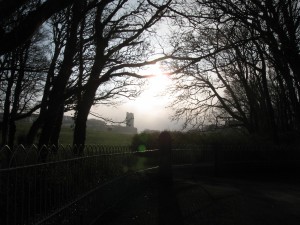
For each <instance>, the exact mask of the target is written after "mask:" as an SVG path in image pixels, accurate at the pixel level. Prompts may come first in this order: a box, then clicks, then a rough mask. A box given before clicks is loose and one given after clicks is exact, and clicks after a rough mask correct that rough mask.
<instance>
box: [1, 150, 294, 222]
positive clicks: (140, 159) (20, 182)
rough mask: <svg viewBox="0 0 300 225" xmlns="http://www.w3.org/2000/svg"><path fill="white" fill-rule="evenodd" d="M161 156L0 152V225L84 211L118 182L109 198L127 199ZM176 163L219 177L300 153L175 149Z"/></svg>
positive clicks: (155, 152)
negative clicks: (205, 168) (211, 170)
mask: <svg viewBox="0 0 300 225" xmlns="http://www.w3.org/2000/svg"><path fill="white" fill-rule="evenodd" d="M41 152H43V153H41ZM75 152H76V151H75ZM45 153H46V154H45ZM41 154H44V155H43V156H45V155H46V158H45V157H41ZM159 154H160V153H159V151H158V150H150V151H145V152H135V151H132V150H131V147H129V146H85V149H84V155H80V156H79V155H74V147H72V146H59V148H58V149H56V148H55V147H53V146H48V147H46V146H44V147H43V149H42V150H38V149H37V147H36V146H31V147H30V148H25V147H24V146H17V147H15V148H14V149H10V148H8V147H4V148H2V149H1V150H0V209H1V210H0V224H1V225H2V224H4V225H18V224H22V225H23V224H25V225H26V224H41V221H46V218H49V215H56V216H58V217H57V218H59V213H60V212H62V211H67V212H68V214H75V213H76V212H77V213H78V210H79V208H80V210H83V211H84V210H86V207H85V205H86V204H89V202H91V201H90V200H89V199H90V198H91V196H93V198H95V199H96V198H99V196H100V194H99V193H100V192H99V187H102V186H103V185H105V184H107V183H108V182H109V181H112V180H115V181H116V182H115V183H114V185H113V186H109V188H108V190H107V191H106V193H107V196H111V197H113V196H114V195H115V194H114V193H118V194H121V192H120V187H123V189H122V190H124V193H125V192H126V191H128V190H130V185H132V184H133V183H134V184H135V185H138V184H139V182H138V181H137V179H140V178H136V179H133V178H131V180H130V182H128V179H127V180H125V179H123V178H124V177H125V176H127V175H128V174H133V173H134V172H136V171H139V170H143V169H146V168H153V167H155V166H157V165H158V164H159V162H158V161H159V160H158V159H159ZM171 158H172V163H173V164H177V165H179V164H180V165H183V164H199V163H209V164H211V165H212V166H214V167H215V168H216V169H217V170H218V171H225V170H224V169H226V168H231V169H232V170H237V167H234V166H236V165H246V166H247V167H249V165H251V164H252V165H255V166H257V165H258V164H259V163H261V164H262V165H271V164H272V162H285V163H290V162H291V161H295V162H297V163H298V162H300V152H299V150H298V149H296V148H295V149H286V148H278V147H273V146H271V147H266V146H265V147H263V146H192V145H190V146H181V147H174V148H173V151H172V155H171ZM257 162H259V163H258V164H257ZM232 165H234V166H232ZM298 165H299V164H298ZM238 169H239V168H238ZM118 182H119V183H118ZM121 183H122V184H121ZM129 183H130V184H129ZM112 187H113V188H112ZM125 190H126V191H125ZM101 191H102V192H103V188H102V189H101ZM87 193H90V194H89V195H87ZM103 193H104V192H103ZM84 196H88V197H84ZM107 196H106V197H107ZM116 196H117V195H116ZM102 197H103V196H102ZM103 198H104V197H103ZM103 198H102V200H103ZM76 199H77V200H76ZM82 199H84V201H83V200H82ZM87 199H88V200H87ZM75 200H76V201H75ZM83 202H84V203H83ZM79 205H81V206H80V207H79ZM67 206H68V209H67V210H65V209H66V207H67ZM98 207H99V206H98ZM101 207H102V206H101ZM103 207H104V206H103ZM54 221H55V220H54ZM73 222H74V221H73ZM46 224H49V221H48V222H47V223H46ZM52 224H57V223H56V222H53V223H52ZM69 224H72V222H70V221H69ZM79 224H84V223H79Z"/></svg>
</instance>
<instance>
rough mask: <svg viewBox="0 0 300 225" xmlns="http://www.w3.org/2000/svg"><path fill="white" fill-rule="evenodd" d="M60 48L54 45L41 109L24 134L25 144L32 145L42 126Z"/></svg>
mask: <svg viewBox="0 0 300 225" xmlns="http://www.w3.org/2000/svg"><path fill="white" fill-rule="evenodd" d="M60 51H61V48H59V47H58V46H55V51H54V55H53V58H52V60H51V64H50V67H49V70H48V74H47V79H46V83H45V87H44V92H43V98H42V102H41V109H40V113H39V116H38V118H37V119H36V120H35V121H34V122H33V124H32V125H31V127H30V129H29V131H28V133H27V136H26V144H27V145H32V144H33V143H34V139H35V137H36V135H37V133H38V131H39V129H40V128H41V127H42V126H43V124H44V121H45V113H46V111H47V106H48V97H49V93H50V88H51V84H52V80H54V71H55V65H56V62H57V60H58V57H59V54H60Z"/></svg>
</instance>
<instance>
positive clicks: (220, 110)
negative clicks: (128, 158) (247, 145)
mask: <svg viewBox="0 0 300 225" xmlns="http://www.w3.org/2000/svg"><path fill="white" fill-rule="evenodd" d="M170 11H171V12H172V13H171V14H170V15H169V17H170V18H171V19H173V20H172V21H173V26H175V27H180V28H181V30H180V31H182V32H178V31H177V33H176V34H175V35H174V36H173V38H172V40H171V44H172V46H173V48H174V49H175V52H176V54H174V55H173V56H172V58H173V61H172V62H171V64H170V65H171V66H172V68H173V70H175V71H176V72H178V74H177V75H176V76H175V79H176V80H177V83H176V85H177V86H175V88H174V89H173V90H174V92H173V94H175V95H176V96H177V97H178V99H177V100H175V102H174V104H173V106H174V107H175V109H176V107H179V108H177V109H176V111H175V115H174V118H177V119H179V118H180V117H185V118H186V125H188V124H190V123H192V124H194V125H195V126H197V124H199V117H200V118H201V117H202V118H203V117H204V114H205V113H206V112H210V113H212V112H213V113H214V115H215V116H220V114H222V115H223V114H224V113H226V114H227V115H228V116H230V117H232V118H233V119H235V120H238V121H240V122H241V124H243V125H244V126H245V127H246V128H247V129H248V130H249V131H250V132H261V133H269V134H270V135H271V136H272V137H273V139H274V140H276V139H277V132H276V131H277V129H278V128H280V129H281V125H280V126H279V124H278V121H283V120H284V119H283V118H279V117H280V115H283V114H282V113H279V112H277V110H278V109H279V108H281V111H282V112H284V114H286V115H287V114H288V115H289V116H286V124H289V123H290V121H293V124H294V127H293V128H292V129H296V130H297V129H299V115H300V114H299V113H298V110H299V81H298V72H297V71H298V69H297V68H296V67H297V66H299V63H298V65H294V63H295V59H298V58H299V1H276V0H270V1H265V2H261V1H255V0H253V1H231V0H225V1H202V0H197V1H195V2H193V4H190V3H189V4H187V3H186V2H185V1H175V2H174V4H173V5H172V6H171V7H170ZM174 18H175V20H174ZM288 49H289V50H288ZM291 49H293V50H292V51H293V53H292V55H293V57H292V58H293V59H291V55H289V56H287V54H288V51H290V50H291ZM179 99H180V100H179ZM275 99H278V101H277V102H276V101H275ZM279 99H281V100H279ZM278 103H280V107H279V105H276V104H278ZM283 108H284V109H283ZM288 118H289V119H288Z"/></svg>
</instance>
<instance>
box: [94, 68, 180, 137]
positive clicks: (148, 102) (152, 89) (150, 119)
mask: <svg viewBox="0 0 300 225" xmlns="http://www.w3.org/2000/svg"><path fill="white" fill-rule="evenodd" d="M145 73H150V74H154V75H155V77H152V78H148V84H147V85H146V86H145V88H144V91H143V92H142V94H141V95H140V96H139V97H137V98H135V99H133V100H127V101H126V102H124V103H123V104H120V105H118V106H113V107H107V106H102V105H98V106H95V107H93V108H92V109H91V111H92V112H96V113H97V114H99V115H101V116H102V117H105V118H108V119H111V120H113V121H116V122H118V121H124V120H125V117H126V112H131V113H134V126H135V127H136V128H137V129H138V132H142V131H144V130H145V129H150V130H179V129H180V128H181V124H180V123H177V122H176V121H173V122H172V121H171V120H170V116H171V114H172V111H171V109H169V108H168V105H169V104H170V103H171V98H170V97H169V96H166V95H163V93H164V91H165V90H166V89H167V88H168V85H170V84H171V82H172V81H171V78H169V77H168V76H166V75H163V73H162V72H161V70H160V67H159V65H157V64H155V65H153V66H151V67H150V69H149V71H145ZM90 118H93V116H90Z"/></svg>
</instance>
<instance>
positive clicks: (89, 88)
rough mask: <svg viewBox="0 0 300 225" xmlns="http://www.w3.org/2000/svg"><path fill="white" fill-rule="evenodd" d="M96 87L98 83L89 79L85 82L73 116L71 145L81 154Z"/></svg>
mask: <svg viewBox="0 0 300 225" xmlns="http://www.w3.org/2000/svg"><path fill="white" fill-rule="evenodd" d="M97 88H98V84H97V83H95V82H93V81H91V80H89V82H88V83H87V84H86V91H85V92H84V94H83V96H82V98H81V101H80V102H79V103H78V107H77V109H78V111H77V116H76V118H75V128H74V134H73V145H74V147H75V149H77V152H76V153H78V154H82V152H83V149H84V145H85V139H86V121H87V118H88V115H89V112H90V109H91V107H92V105H93V102H94V97H95V94H96V91H97Z"/></svg>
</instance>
